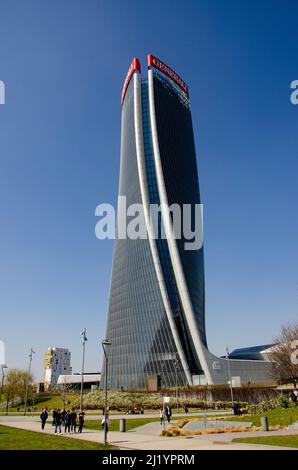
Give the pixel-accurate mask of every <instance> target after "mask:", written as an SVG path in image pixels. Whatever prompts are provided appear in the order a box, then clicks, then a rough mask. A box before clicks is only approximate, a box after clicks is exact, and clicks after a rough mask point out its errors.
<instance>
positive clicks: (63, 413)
mask: <svg viewBox="0 0 298 470" xmlns="http://www.w3.org/2000/svg"><path fill="white" fill-rule="evenodd" d="M65 415H66V409H65V408H63V411H62V412H61V418H62V424H63V426H65V419H64V418H65Z"/></svg>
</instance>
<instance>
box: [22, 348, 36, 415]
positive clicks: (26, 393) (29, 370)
mask: <svg viewBox="0 0 298 470" xmlns="http://www.w3.org/2000/svg"><path fill="white" fill-rule="evenodd" d="M33 354H35V351H33V348H30V352H29V367H28V376H27V381H26V392H25V407H24V408H25V409H24V415H26V413H27V400H28V387H29V379H30V372H31V362H32V357H33Z"/></svg>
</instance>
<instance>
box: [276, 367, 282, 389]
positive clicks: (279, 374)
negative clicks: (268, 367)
mask: <svg viewBox="0 0 298 470" xmlns="http://www.w3.org/2000/svg"><path fill="white" fill-rule="evenodd" d="M275 367H276V370H277V373H278V377H279V388H280V394H281V395H283V393H282V382H281V372H280V365H279V364H276V365H275Z"/></svg>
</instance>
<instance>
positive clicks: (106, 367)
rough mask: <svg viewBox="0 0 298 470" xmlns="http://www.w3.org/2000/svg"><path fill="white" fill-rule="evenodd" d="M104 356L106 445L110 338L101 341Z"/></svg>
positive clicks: (105, 435)
mask: <svg viewBox="0 0 298 470" xmlns="http://www.w3.org/2000/svg"><path fill="white" fill-rule="evenodd" d="M101 345H102V349H103V353H104V357H105V376H106V377H105V378H106V380H105V408H104V412H105V418H104V445H105V446H106V445H107V431H108V428H107V427H108V419H109V413H108V355H107V351H106V348H105V346H111V341H109V340H108V339H103V340H102V342H101Z"/></svg>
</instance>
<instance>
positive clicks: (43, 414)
mask: <svg viewBox="0 0 298 470" xmlns="http://www.w3.org/2000/svg"><path fill="white" fill-rule="evenodd" d="M48 416H49V414H48V411H47V408H44V409H43V410H42V412H41V414H40V419H41V429H44V427H45V424H46V421H47V419H48Z"/></svg>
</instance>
